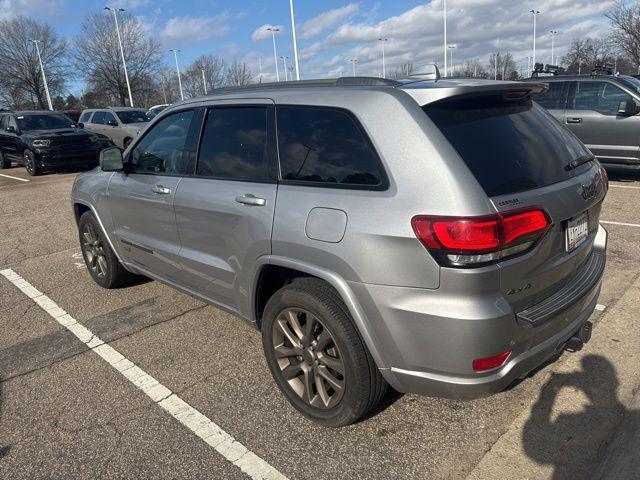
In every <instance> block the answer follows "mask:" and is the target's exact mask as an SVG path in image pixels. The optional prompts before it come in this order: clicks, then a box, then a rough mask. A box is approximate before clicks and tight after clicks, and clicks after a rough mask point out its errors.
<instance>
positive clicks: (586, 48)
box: [562, 38, 616, 74]
mask: <svg viewBox="0 0 640 480" xmlns="http://www.w3.org/2000/svg"><path fill="white" fill-rule="evenodd" d="M615 57H616V55H615V53H614V50H613V45H612V44H611V42H609V41H608V40H605V39H599V38H595V39H594V38H585V39H580V38H578V39H576V40H574V41H573V42H571V45H570V46H569V50H568V51H567V54H566V55H565V56H564V57H562V64H563V65H565V66H566V70H567V73H569V74H575V73H590V72H591V71H592V70H593V69H594V68H595V67H596V66H598V65H604V64H607V63H610V64H611V65H612V66H613V65H614V63H615Z"/></svg>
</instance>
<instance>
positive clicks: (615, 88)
mask: <svg viewBox="0 0 640 480" xmlns="http://www.w3.org/2000/svg"><path fill="white" fill-rule="evenodd" d="M540 81H541V82H542V81H543V82H545V83H547V84H548V85H549V89H548V90H547V91H546V92H545V93H543V94H541V95H539V96H537V97H536V102H538V103H539V104H540V105H542V106H543V107H545V108H546V109H547V110H549V112H551V114H552V115H553V116H554V117H556V118H557V119H558V121H560V122H561V123H563V124H564V125H566V126H567V127H568V128H569V129H570V130H571V131H572V132H573V133H575V135H576V136H577V137H578V138H579V139H580V140H581V141H582V142H584V143H585V145H586V146H587V147H588V148H589V150H591V151H592V152H593V154H594V155H595V156H596V157H598V160H599V161H600V162H601V163H602V164H603V165H604V166H606V167H607V168H611V167H612V168H616V169H620V170H629V171H635V172H640V115H638V113H639V112H640V80H638V79H637V78H634V77H631V76H627V75H619V76H616V75H607V74H601V73H597V74H594V75H567V76H564V75H559V76H551V77H545V78H544V79H540Z"/></svg>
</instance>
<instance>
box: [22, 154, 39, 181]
mask: <svg viewBox="0 0 640 480" xmlns="http://www.w3.org/2000/svg"><path fill="white" fill-rule="evenodd" d="M23 157H24V166H25V168H26V169H27V173H28V174H29V176H30V177H35V176H36V175H40V174H41V173H42V171H41V170H40V166H39V165H38V162H37V161H36V157H35V155H34V154H33V152H32V151H31V150H25V151H24V154H23Z"/></svg>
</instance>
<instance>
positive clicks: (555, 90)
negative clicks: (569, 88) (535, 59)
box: [535, 82, 565, 110]
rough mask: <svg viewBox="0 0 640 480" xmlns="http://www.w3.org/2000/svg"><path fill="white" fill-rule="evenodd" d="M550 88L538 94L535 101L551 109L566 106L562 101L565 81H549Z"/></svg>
mask: <svg viewBox="0 0 640 480" xmlns="http://www.w3.org/2000/svg"><path fill="white" fill-rule="evenodd" d="M548 85H549V90H547V91H546V92H544V93H543V94H541V95H536V97H535V101H536V103H537V104H538V105H542V106H543V107H544V108H546V109H549V110H554V109H555V110H560V109H563V108H564V105H563V102H562V89H563V87H564V85H565V82H549V84H548Z"/></svg>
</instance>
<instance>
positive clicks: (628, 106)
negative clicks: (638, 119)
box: [618, 100, 638, 117]
mask: <svg viewBox="0 0 640 480" xmlns="http://www.w3.org/2000/svg"><path fill="white" fill-rule="evenodd" d="M636 113H638V106H637V105H636V102H634V101H633V100H624V101H622V102H620V103H619V104H618V115H621V116H623V117H631V116H632V115H635V114H636Z"/></svg>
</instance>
